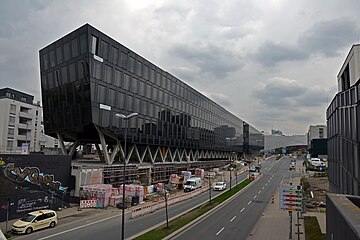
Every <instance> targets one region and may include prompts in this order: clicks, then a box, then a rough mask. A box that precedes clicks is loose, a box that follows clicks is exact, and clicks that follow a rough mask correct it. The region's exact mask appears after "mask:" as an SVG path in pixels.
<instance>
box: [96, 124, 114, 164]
mask: <svg viewBox="0 0 360 240" xmlns="http://www.w3.org/2000/svg"><path fill="white" fill-rule="evenodd" d="M94 126H95V128H96V130H97V132H98V134H99V139H100V143H101V148H102V153H103V156H104V160H105V163H106V164H111V163H110V158H109V153H108V151H107V146H106V141H105V136H104V133H103V132H102V131H101V129H100V128H99V127H98V126H96V125H94Z"/></svg>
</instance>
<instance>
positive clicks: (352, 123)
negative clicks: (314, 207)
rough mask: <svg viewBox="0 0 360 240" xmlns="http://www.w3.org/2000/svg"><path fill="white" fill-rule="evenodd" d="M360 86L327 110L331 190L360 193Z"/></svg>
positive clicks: (341, 93) (337, 96)
mask: <svg viewBox="0 0 360 240" xmlns="http://www.w3.org/2000/svg"><path fill="white" fill-rule="evenodd" d="M359 100H360V86H359V82H358V83H357V84H356V85H354V86H352V87H350V88H348V89H347V90H346V91H343V92H340V93H338V94H337V95H336V96H335V97H334V99H333V100H332V102H331V104H330V105H329V107H328V109H327V129H328V164H329V166H328V167H329V168H328V169H329V170H328V176H329V187H330V191H332V192H335V193H341V194H350V195H359V194H360V178H359V176H360V161H359V159H360V152H359V150H360V149H359V143H360V128H359V126H360V104H359Z"/></svg>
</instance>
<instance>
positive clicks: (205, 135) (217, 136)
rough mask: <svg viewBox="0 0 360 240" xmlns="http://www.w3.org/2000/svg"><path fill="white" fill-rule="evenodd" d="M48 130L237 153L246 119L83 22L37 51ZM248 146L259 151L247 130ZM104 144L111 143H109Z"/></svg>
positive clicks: (70, 136)
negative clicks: (99, 133) (121, 117)
mask: <svg viewBox="0 0 360 240" xmlns="http://www.w3.org/2000/svg"><path fill="white" fill-rule="evenodd" d="M40 68H41V86H42V96H43V105H44V120H45V130H46V133H47V134H49V135H52V136H56V133H57V132H61V133H64V136H65V139H64V140H65V141H74V140H75V139H76V140H79V141H82V142H88V143H90V142H92V141H95V139H97V138H98V137H97V132H96V130H95V128H94V127H93V126H94V124H95V125H97V126H99V127H101V128H102V129H105V130H106V131H108V132H109V133H111V134H113V135H115V136H117V137H120V138H122V136H123V133H124V127H125V123H124V122H123V121H122V120H119V119H117V118H115V114H116V113H122V114H125V115H127V114H129V113H132V112H137V113H139V116H138V117H136V118H132V119H130V120H129V132H128V134H129V140H130V141H131V142H132V143H136V144H144V145H158V146H169V147H182V148H196V149H212V150H224V151H229V150H230V151H239V152H240V151H242V145H243V121H242V120H241V119H239V118H237V117H236V116H235V115H233V114H231V113H230V112H228V111H227V110H226V109H224V108H223V107H221V106H220V105H218V104H216V103H215V102H213V101H212V100H210V99H209V98H207V97H205V96H204V95H202V94H201V93H199V92H198V91H196V90H195V89H193V88H191V87H190V86H188V85H187V84H185V83H184V82H182V81H181V80H179V79H178V78H176V77H174V76H172V75H171V74H170V73H168V72H166V71H164V70H162V69H160V68H159V67H157V66H156V65H154V64H152V63H151V62H149V61H148V60H146V59H144V58H143V57H141V56H139V55H138V54H136V53H135V52H133V51H131V50H130V49H128V48H126V47H125V46H123V45H121V44H120V43H118V42H116V41H114V40H113V39H111V38H109V37H108V36H106V35H105V34H103V33H101V32H100V31H98V30H97V29H95V28H93V27H91V26H90V25H88V24H86V25H84V26H82V27H81V28H79V29H77V30H75V31H74V32H72V33H70V34H68V35H67V36H65V37H63V38H61V39H60V40H58V41H56V42H54V43H52V44H50V45H49V46H47V47H45V48H44V49H42V50H40ZM249 138H250V139H249V144H250V149H258V150H259V149H261V148H262V147H263V143H264V142H263V138H262V134H261V133H260V132H259V131H257V130H256V129H255V128H253V127H252V126H250V127H249ZM107 141H109V142H111V141H112V139H111V138H109V139H107Z"/></svg>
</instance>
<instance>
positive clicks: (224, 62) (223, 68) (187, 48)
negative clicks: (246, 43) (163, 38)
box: [170, 44, 242, 78]
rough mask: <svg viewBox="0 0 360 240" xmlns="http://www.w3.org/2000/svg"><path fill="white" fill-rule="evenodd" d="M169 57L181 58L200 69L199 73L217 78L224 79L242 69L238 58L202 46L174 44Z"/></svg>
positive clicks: (216, 48) (218, 49)
mask: <svg viewBox="0 0 360 240" xmlns="http://www.w3.org/2000/svg"><path fill="white" fill-rule="evenodd" d="M170 53H171V54H170V55H174V57H175V58H181V59H182V60H184V61H185V62H187V63H190V64H192V65H193V66H195V67H198V68H199V69H200V72H201V73H205V74H210V75H213V76H215V77H218V78H223V77H225V76H226V75H227V74H228V73H230V72H234V71H236V70H238V69H239V68H241V67H242V63H241V61H240V59H239V57H238V56H236V55H234V54H233V53H231V52H229V51H228V50H226V49H223V48H219V47H217V46H214V45H210V44H209V45H204V44H193V45H185V44H175V45H173V46H172V47H171V48H170Z"/></svg>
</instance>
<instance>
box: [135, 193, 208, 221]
mask: <svg viewBox="0 0 360 240" xmlns="http://www.w3.org/2000/svg"><path fill="white" fill-rule="evenodd" d="M208 189H209V188H205V187H203V188H199V189H196V190H194V191H192V192H188V193H185V194H181V195H177V196H174V197H169V198H168V205H173V204H176V203H178V202H182V201H184V200H187V199H189V198H193V197H195V196H197V195H199V194H201V193H202V192H204V191H206V190H208ZM165 204H166V203H165V200H162V201H159V202H155V203H151V204H147V205H144V206H141V207H137V208H135V209H133V210H132V211H131V218H137V217H140V216H144V215H145V214H149V213H152V212H155V211H156V210H158V209H161V208H164V207H165Z"/></svg>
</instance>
